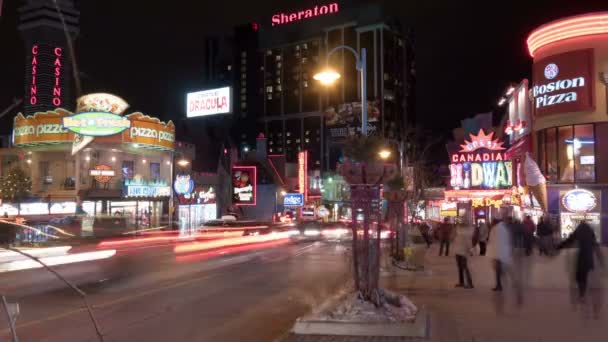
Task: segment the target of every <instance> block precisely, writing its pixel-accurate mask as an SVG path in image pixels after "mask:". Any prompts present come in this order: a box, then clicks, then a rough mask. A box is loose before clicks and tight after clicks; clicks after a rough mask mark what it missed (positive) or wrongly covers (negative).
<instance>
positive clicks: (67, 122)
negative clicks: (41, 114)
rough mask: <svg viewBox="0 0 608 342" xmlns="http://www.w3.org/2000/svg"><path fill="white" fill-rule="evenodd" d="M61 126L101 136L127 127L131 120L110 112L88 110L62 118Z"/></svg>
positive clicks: (79, 132) (81, 132)
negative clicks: (87, 111)
mask: <svg viewBox="0 0 608 342" xmlns="http://www.w3.org/2000/svg"><path fill="white" fill-rule="evenodd" d="M63 127H65V128H67V129H69V130H70V131H72V132H74V133H78V134H81V135H87V136H94V137H103V136H108V135H114V134H118V133H120V132H122V131H124V130H125V129H128V128H129V127H131V121H129V119H127V118H124V117H122V116H120V115H116V114H112V113H105V112H89V113H80V114H75V115H72V116H69V117H65V118H63Z"/></svg>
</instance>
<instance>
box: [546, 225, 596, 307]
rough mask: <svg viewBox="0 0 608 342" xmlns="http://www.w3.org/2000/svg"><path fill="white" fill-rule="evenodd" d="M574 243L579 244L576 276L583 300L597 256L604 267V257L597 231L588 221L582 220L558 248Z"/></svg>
mask: <svg viewBox="0 0 608 342" xmlns="http://www.w3.org/2000/svg"><path fill="white" fill-rule="evenodd" d="M574 243H576V244H577V245H578V253H577V256H576V264H575V265H576V266H575V276H574V277H575V280H576V285H577V287H578V296H579V300H581V301H583V300H584V299H585V295H586V293H587V278H588V276H589V272H591V271H592V270H593V269H594V268H595V258H596V257H597V259H598V261H599V262H600V265H601V266H602V267H603V266H604V259H603V257H602V254H601V251H600V248H599V246H598V243H597V240H596V237H595V233H594V232H593V229H592V228H591V226H589V224H587V222H585V221H581V223H580V224H579V225H578V226H577V227H576V229H575V230H574V232H572V234H570V236H568V238H567V239H566V240H564V241H563V242H562V243H560V244H559V246H558V247H557V248H558V249H563V248H566V247H569V246H571V245H573V244H574Z"/></svg>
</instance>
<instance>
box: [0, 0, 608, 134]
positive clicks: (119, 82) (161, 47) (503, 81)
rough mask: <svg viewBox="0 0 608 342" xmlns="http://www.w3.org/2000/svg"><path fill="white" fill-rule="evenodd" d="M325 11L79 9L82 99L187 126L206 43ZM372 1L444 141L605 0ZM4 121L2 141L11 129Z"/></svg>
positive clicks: (93, 4)
mask: <svg viewBox="0 0 608 342" xmlns="http://www.w3.org/2000/svg"><path fill="white" fill-rule="evenodd" d="M326 2H328V1H322V0H317V1H295V0H289V1H277V0H274V1H267V0H257V1H229V0H227V1H185V0H173V1H141V0H140V1H134V0H129V1H125V0H103V1H90V0H89V1H78V2H77V3H76V5H77V7H78V8H79V9H80V11H81V29H80V30H81V34H80V36H79V38H78V40H77V44H76V48H77V58H78V63H79V66H80V69H81V72H82V73H83V76H82V83H83V87H84V91H85V92H93V91H105V92H111V93H115V94H117V95H119V96H121V97H123V98H124V99H126V100H127V102H129V103H130V104H131V110H140V111H143V112H144V113H146V114H149V115H153V116H158V117H161V118H163V119H174V120H179V119H180V118H184V117H185V113H184V107H185V93H186V91H188V90H194V89H198V88H201V87H202V86H204V84H203V83H202V81H201V75H202V68H203V66H202V64H201V58H202V57H201V56H202V51H203V44H202V42H203V38H204V37H205V35H207V34H213V33H221V32H225V31H228V30H231V29H232V28H233V27H234V26H235V25H238V24H243V23H247V22H250V21H258V22H259V23H260V24H262V25H264V24H266V25H268V24H269V23H270V16H271V15H272V14H273V13H275V12H278V11H279V10H289V9H292V10H297V9H299V8H304V7H307V6H308V5H309V4H323V3H326ZM353 2H355V3H357V2H358V1H353ZM379 2H381V3H384V4H385V5H386V6H387V8H388V9H389V13H393V14H395V15H397V16H398V17H400V18H401V20H402V22H403V24H404V25H407V26H411V27H413V29H414V30H415V34H416V45H415V48H416V55H417V56H416V65H417V79H418V81H417V82H418V83H417V89H416V91H417V114H416V115H417V121H418V122H419V123H420V124H422V125H424V126H426V127H427V128H431V129H437V130H439V131H441V132H445V131H446V130H447V129H451V128H454V127H456V126H458V125H459V120H461V119H463V118H466V117H468V116H472V115H474V114H476V113H480V112H488V111H491V110H493V109H494V107H495V104H496V102H497V100H498V98H499V96H500V94H501V93H502V92H503V91H504V89H505V88H506V86H507V85H508V83H509V82H512V81H513V82H515V81H519V80H521V79H522V78H524V77H529V75H530V72H531V59H530V57H529V56H528V54H527V51H526V49H525V39H526V37H527V34H528V33H529V32H530V31H531V30H532V29H534V28H535V27H536V26H538V25H540V24H543V23H545V22H547V21H549V20H552V19H557V18H560V17H563V16H567V15H574V14H580V13H585V12H589V11H600V10H606V9H608V5H607V3H606V1H605V0H603V1H602V0H599V1H595V0H588V1H571V0H570V1H564V0H552V1H545V0H542V1H541V0H529V1H501V2H498V1H466V2H463V1H437V0H424V1H402V0H394V1H379ZM21 3H22V2H21V1H17V0H4V8H3V9H2V17H0V43H1V46H2V48H1V54H0V62H1V63H0V111H1V110H3V109H4V108H6V107H7V106H8V105H9V104H10V103H11V101H12V98H14V97H21V96H22V94H23V71H24V51H23V49H24V48H23V45H22V41H21V40H20V37H19V34H18V31H17V28H16V26H17V15H16V8H17V7H18V6H20V5H21ZM277 4H284V5H282V6H279V7H277ZM7 117H8V116H7ZM7 119H8V118H5V119H4V120H2V121H1V123H2V133H6V132H7V131H8V130H10V123H11V121H10V120H7ZM184 121H185V120H182V123H181V124H182V125H183V124H184ZM184 138H185V137H178V139H184ZM185 139H186V140H188V138H185Z"/></svg>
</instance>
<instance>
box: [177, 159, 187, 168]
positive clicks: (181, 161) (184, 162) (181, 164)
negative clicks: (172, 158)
mask: <svg viewBox="0 0 608 342" xmlns="http://www.w3.org/2000/svg"><path fill="white" fill-rule="evenodd" d="M177 164H178V165H179V166H182V167H183V166H187V165H188V164H190V162H189V161H187V160H186V159H180V160H179V161H178V162H177Z"/></svg>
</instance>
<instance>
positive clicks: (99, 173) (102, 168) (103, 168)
mask: <svg viewBox="0 0 608 342" xmlns="http://www.w3.org/2000/svg"><path fill="white" fill-rule="evenodd" d="M89 176H92V177H95V180H96V181H98V182H99V183H107V182H109V181H110V179H112V177H114V176H116V171H114V169H113V168H112V167H111V166H108V165H97V166H96V167H95V168H94V169H92V170H89Z"/></svg>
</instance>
